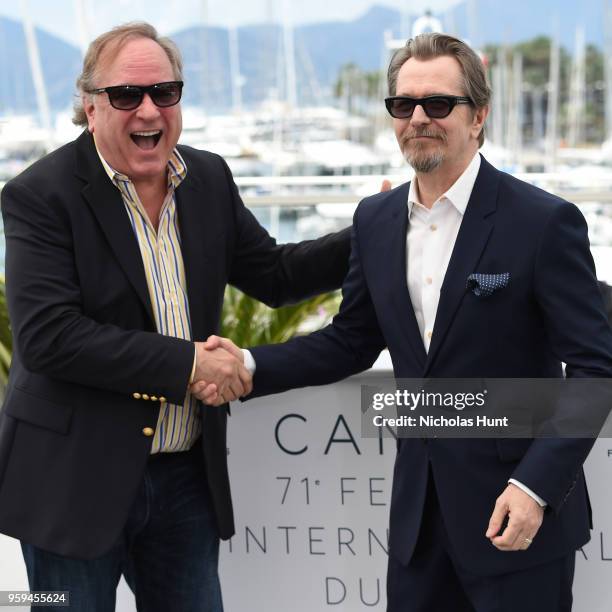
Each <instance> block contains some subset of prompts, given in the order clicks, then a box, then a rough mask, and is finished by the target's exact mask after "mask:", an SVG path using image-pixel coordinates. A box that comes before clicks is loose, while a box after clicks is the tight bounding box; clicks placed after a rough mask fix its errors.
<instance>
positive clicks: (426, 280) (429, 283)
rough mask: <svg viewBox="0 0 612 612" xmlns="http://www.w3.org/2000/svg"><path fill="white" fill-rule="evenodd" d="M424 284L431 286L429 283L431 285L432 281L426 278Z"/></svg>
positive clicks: (429, 277)
mask: <svg viewBox="0 0 612 612" xmlns="http://www.w3.org/2000/svg"><path fill="white" fill-rule="evenodd" d="M425 283H426V284H427V285H431V283H433V279H432V278H431V276H428V277H427V278H426V279H425Z"/></svg>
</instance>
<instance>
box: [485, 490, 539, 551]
mask: <svg viewBox="0 0 612 612" xmlns="http://www.w3.org/2000/svg"><path fill="white" fill-rule="evenodd" d="M506 516H508V526H507V527H506V528H505V529H504V531H503V533H501V534H500V535H497V534H498V533H499V531H500V530H501V528H502V525H503V523H504V519H505V518H506ZM543 519H544V508H542V506H540V504H538V502H536V500H535V499H533V497H531V496H530V495H527V493H525V492H524V491H523V490H521V489H519V487H517V486H516V485H513V484H509V485H508V486H507V487H506V489H505V491H504V492H503V493H502V494H501V495H500V496H499V497H498V498H497V500H496V502H495V508H494V509H493V514H492V515H491V520H490V521H489V527H488V529H487V533H486V537H487V538H489V540H491V544H493V546H495V547H496V548H498V549H499V550H527V548H529V545H530V543H531V541H532V540H534V539H535V537H536V534H537V533H538V530H539V529H540V525H541V524H542V520H543Z"/></svg>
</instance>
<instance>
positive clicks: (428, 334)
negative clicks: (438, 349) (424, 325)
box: [427, 331, 431, 340]
mask: <svg viewBox="0 0 612 612" xmlns="http://www.w3.org/2000/svg"><path fill="white" fill-rule="evenodd" d="M427 339H428V340H431V332H430V331H428V332H427Z"/></svg>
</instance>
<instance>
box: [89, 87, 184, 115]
mask: <svg viewBox="0 0 612 612" xmlns="http://www.w3.org/2000/svg"><path fill="white" fill-rule="evenodd" d="M182 91H183V81H167V82H165V83H155V84H154V85H147V86H146V87H143V86H141V85H115V86H113V87H102V88H100V89H92V90H91V91H90V92H89V93H92V94H101V93H104V92H106V93H107V94H108V100H109V102H110V103H111V106H112V107H113V108H116V109H117V110H134V109H135V108H138V107H139V106H140V104H141V103H142V99H143V98H144V95H145V94H149V96H150V97H151V100H153V103H154V104H155V106H160V107H162V108H165V107H167V106H174V105H175V104H178V103H179V102H180V100H181V94H182Z"/></svg>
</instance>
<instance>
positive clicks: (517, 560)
mask: <svg viewBox="0 0 612 612" xmlns="http://www.w3.org/2000/svg"><path fill="white" fill-rule="evenodd" d="M408 189H409V185H408V184H405V185H402V186H400V187H398V188H396V189H394V190H392V191H390V192H387V193H379V194H376V195H374V196H372V197H369V198H366V199H365V200H364V201H362V202H361V203H360V205H359V207H358V208H357V211H356V213H355V217H354V223H353V237H352V253H351V262H350V268H349V273H348V276H347V278H346V280H345V283H344V286H343V301H342V305H341V307H340V312H339V314H338V315H337V316H336V317H335V318H334V320H333V322H332V324H331V325H329V326H328V327H326V328H325V329H323V330H321V331H319V332H316V333H314V334H311V335H309V336H305V337H301V338H296V339H294V340H292V341H290V342H288V343H285V344H283V345H279V346H265V347H259V348H254V349H252V352H253V356H254V358H255V361H256V364H257V370H256V374H255V378H254V393H253V395H252V396H256V395H266V394H269V393H277V392H280V391H284V390H287V389H291V388H295V387H302V386H309V385H320V384H326V383H331V382H333V381H336V380H339V379H342V378H344V377H346V376H349V375H351V374H354V373H356V372H359V371H361V370H364V369H366V368H368V367H370V366H371V364H372V363H373V362H374V360H375V359H376V357H377V355H378V354H379V352H380V351H381V350H382V349H383V348H384V347H385V346H386V347H388V349H389V352H390V354H391V359H392V361H393V370H394V374H395V376H396V377H397V378H420V377H438V378H470V377H491V378H506V377H508V378H521V377H529V378H539V377H545V378H549V377H561V376H562V365H561V362H565V363H566V364H567V368H566V373H567V376H568V377H572V376H576V377H578V376H580V377H610V376H612V332H611V330H610V326H609V324H608V322H607V319H606V317H605V314H604V309H603V303H602V298H601V295H600V292H599V289H598V286H597V282H596V278H595V272H594V265H593V260H592V257H591V254H590V251H589V242H588V237H587V227H586V223H585V221H584V218H583V217H582V215H581V213H580V212H579V210H578V209H577V208H576V207H575V206H574V205H573V204H570V203H569V202H566V201H563V200H561V199H559V198H558V197H556V196H553V195H551V194H549V193H546V192H544V191H542V190H540V189H537V188H536V187H533V186H531V185H528V184H526V183H524V182H522V181H519V180H517V179H515V178H513V177H511V176H509V175H507V174H504V173H502V172H499V171H498V170H496V169H495V168H493V167H492V166H491V165H490V164H488V163H487V162H486V161H485V160H484V159H483V160H482V164H481V167H480V171H479V174H478V177H477V180H476V183H475V186H474V189H473V192H472V196H471V198H470V201H469V203H468V206H467V209H466V212H465V216H464V218H463V222H462V224H461V228H460V230H459V234H458V236H457V241H456V243H455V247H454V250H453V253H452V256H451V259H450V262H449V265H448V270H447V272H446V276H445V278H444V282H443V285H442V289H441V294H440V302H439V306H438V311H437V315H436V320H435V325H434V329H433V336H432V339H431V345H430V349H429V352H428V353H426V352H425V349H424V347H423V341H422V339H421V335H420V332H419V328H418V326H417V322H416V319H415V316H414V310H413V308H412V304H411V301H410V296H409V293H408V288H407V283H406V231H407V224H408V215H407V205H406V202H407V196H408ZM473 272H480V273H489V274H493V273H503V272H509V273H510V281H509V283H508V285H507V286H506V287H505V288H503V289H501V290H498V291H496V292H495V293H494V294H493V295H491V296H489V297H487V298H486V299H482V298H479V297H477V296H476V295H475V294H474V293H473V292H471V291H468V290H466V281H467V277H468V276H469V275H470V274H471V273H473ZM592 444H593V441H592V440H585V439H579V440H576V439H536V440H531V439H496V440H495V439H479V440H467V439H435V440H430V441H429V442H428V443H425V442H424V441H422V440H418V439H404V440H401V441H400V444H399V445H398V449H399V450H398V456H397V459H396V465H395V471H394V484H393V492H392V499H391V515H390V552H391V554H393V555H394V556H395V557H396V558H397V559H398V560H399V561H400V562H403V563H407V562H408V561H409V560H410V558H411V555H412V552H413V550H414V546H415V544H416V540H417V536H418V533H419V527H420V522H421V516H422V509H423V503H424V499H425V491H426V484H427V477H428V469H429V465H431V470H432V474H433V478H434V482H435V485H436V488H437V491H438V496H439V500H440V505H441V510H442V515H443V518H444V522H445V525H446V528H447V531H448V534H449V538H450V542H451V545H452V546H453V549H454V550H455V552H456V555H457V557H458V559H459V561H460V563H461V564H462V565H463V566H464V567H465V568H466V569H468V570H469V571H472V572H475V573H478V574H481V575H494V574H500V573H505V572H510V571H515V570H518V569H524V568H526V567H530V566H535V565H538V564H540V563H543V562H546V561H548V560H551V559H553V558H555V557H560V556H562V555H564V554H567V553H568V552H570V551H572V550H575V549H577V548H578V547H580V546H581V545H583V544H585V543H586V542H587V541H588V539H589V527H590V508H589V502H588V496H587V492H586V486H585V482H584V475H583V471H582V464H583V462H584V460H585V458H586V456H587V455H588V453H589V451H590V449H591V447H592ZM509 478H516V479H517V480H519V481H521V482H522V483H524V484H525V485H526V486H528V487H529V488H530V489H532V490H533V491H534V492H536V493H537V494H538V495H540V496H541V497H542V498H544V499H545V500H546V501H547V502H548V508H547V510H546V513H545V519H544V522H543V524H542V527H541V528H540V531H539V532H538V534H537V537H536V538H535V540H534V543H533V544H532V546H531V547H530V548H529V550H528V551H525V552H521V553H520V554H517V553H509V552H501V551H499V550H497V549H496V548H495V547H494V546H493V545H492V544H491V543H490V542H489V541H488V540H487V539H486V538H485V535H484V534H485V531H486V529H487V526H488V522H489V518H490V515H491V512H492V510H493V506H494V504H495V500H496V498H497V496H499V494H500V493H501V492H502V491H503V490H504V488H505V487H506V484H507V481H508V479H509Z"/></svg>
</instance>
